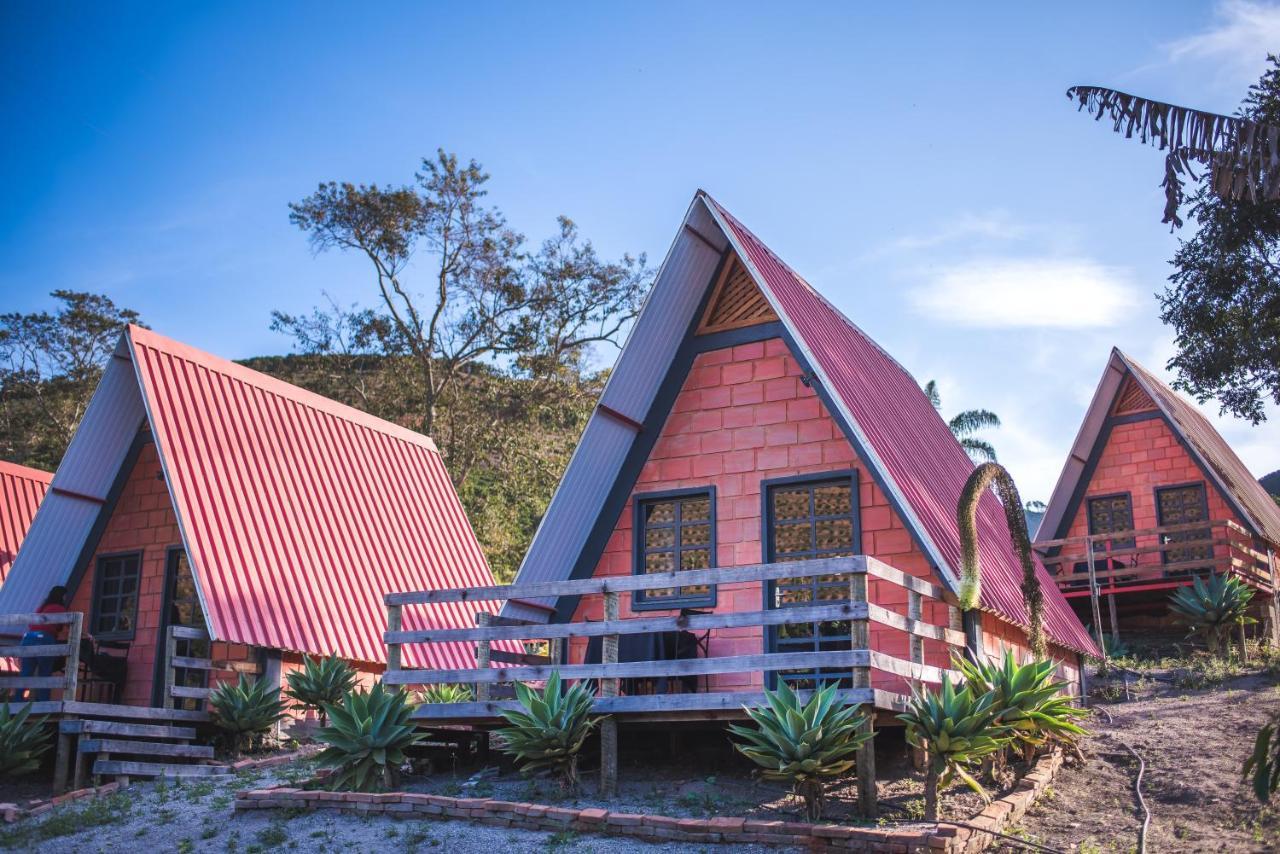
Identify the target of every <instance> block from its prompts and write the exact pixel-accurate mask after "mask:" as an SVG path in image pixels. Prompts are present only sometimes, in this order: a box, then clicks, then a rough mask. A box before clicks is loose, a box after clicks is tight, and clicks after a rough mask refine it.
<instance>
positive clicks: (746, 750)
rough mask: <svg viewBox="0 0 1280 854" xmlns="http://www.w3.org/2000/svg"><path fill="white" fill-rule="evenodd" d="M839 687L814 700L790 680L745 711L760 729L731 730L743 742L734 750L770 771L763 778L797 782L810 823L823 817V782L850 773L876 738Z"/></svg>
mask: <svg viewBox="0 0 1280 854" xmlns="http://www.w3.org/2000/svg"><path fill="white" fill-rule="evenodd" d="M838 688H839V686H838V685H835V684H832V685H828V686H827V687H825V688H823V689H822V690H820V691H815V692H814V694H813V696H811V697H810V698H809V700H808V702H801V700H800V698H799V696H798V695H797V694H796V692H795V691H793V690H792V689H791V686H789V685H787V683H786V682H781V683H780V684H779V686H778V690H777V691H765V692H764V696H765V701H766V702H765V705H763V706H760V707H758V708H754V709H753V708H749V707H746V706H744V707H743V709H744V711H746V713H747V715H748V716H749V717H750V718H751V720H752V721H754V722H755V724H756V727H757V728H756V729H751V728H748V727H743V726H737V725H733V724H731V725H730V726H729V731H730V732H731V733H733V734H734V735H736V736H738V737H739V738H742V739H744V741H741V742H734V743H733V746H734V749H735V750H737V751H738V752H739V753H741V754H742V755H743V756H745V757H747V758H748V759H750V760H751V761H752V762H754V763H756V764H757V765H759V766H761V767H762V768H764V769H765V770H764V771H763V772H761V776H763V777H764V778H765V779H768V780H782V781H785V782H787V783H790V784H791V789H792V791H793V792H795V794H796V795H797V796H798V797H800V798H803V799H804V805H805V814H806V815H807V816H808V817H809V820H810V821H817V820H818V819H820V818H822V811H823V807H824V805H825V794H824V790H823V782H822V781H823V779H824V778H827V779H830V778H832V777H838V776H840V775H841V774H844V773H845V772H846V771H848V770H849V769H850V768H852V767H853V765H854V762H855V759H854V753H855V752H856V751H857V749H858V748H859V747H861V746H862V745H863V743H865V742H866V741H867V740H868V739H870V738H871V737H872V735H873V733H872V732H871V731H870V728H867V729H866V731H865V732H864V731H863V728H864V727H865V726H866V724H867V722H868V720H867V716H866V715H865V714H862V713H861V711H860V710H859V708H858V707H857V706H852V705H849V704H848V703H846V702H843V701H837V699H836V691H837V690H838Z"/></svg>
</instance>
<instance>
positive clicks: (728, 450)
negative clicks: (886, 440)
mask: <svg viewBox="0 0 1280 854" xmlns="http://www.w3.org/2000/svg"><path fill="white" fill-rule="evenodd" d="M800 374H801V371H800V368H799V365H798V364H797V363H796V361H795V360H794V359H793V358H792V356H791V355H790V353H789V351H788V350H787V347H786V345H785V343H784V342H783V341H782V340H781V339H773V340H770V341H768V342H763V343H753V344H743V345H740V346H737V347H732V348H725V349H722V350H715V351H712V352H708V353H703V354H701V355H699V356H698V357H697V359H696V360H695V361H694V364H693V368H692V370H691V371H690V373H689V376H688V378H687V379H686V381H685V383H684V386H683V388H682V389H681V391H680V394H679V396H678V397H677V398H676V401H675V404H674V406H673V407H672V412H671V414H670V416H669V417H668V419H667V423H666V424H665V425H664V426H663V429H662V433H661V435H660V436H659V438H658V440H657V442H656V444H655V445H654V448H653V452H652V453H651V455H650V457H649V460H648V462H647V463H646V464H645V465H644V468H643V469H642V471H641V473H640V476H639V479H638V482H637V484H636V486H635V490H634V492H635V493H648V492H656V491H661V490H668V489H680V488H686V487H697V486H707V485H714V486H715V488H716V505H717V506H716V517H717V518H716V548H717V559H718V563H719V565H720V566H744V565H749V564H753V563H759V562H760V561H761V560H762V557H761V551H760V550H761V540H760V537H761V515H760V514H761V498H760V491H761V488H760V483H761V481H762V480H771V479H773V478H779V477H786V476H790V475H799V474H816V473H822V472H835V471H846V470H849V469H856V470H858V483H859V484H860V488H859V504H860V508H861V522H862V548H863V551H864V552H865V553H866V554H869V555H873V556H875V557H877V558H879V559H880V560H883V561H884V562H886V563H888V564H890V565H891V566H894V567H896V568H897V569H900V570H902V571H903V572H908V573H911V574H913V575H916V576H919V577H923V578H930V580H931V581H935V582H936V579H934V578H932V576H931V572H930V570H929V565H928V562H927V560H926V559H925V557H924V555H923V554H922V553H921V552H920V551H919V550H918V549H917V548H916V546H915V544H914V543H913V542H912V539H911V537H910V535H909V534H908V533H907V531H906V529H905V528H904V527H903V525H902V521H901V520H900V519H899V518H898V516H897V514H896V513H895V512H894V511H893V510H892V508H891V507H890V506H889V502H888V499H887V498H886V497H885V495H884V493H883V492H882V491H881V490H880V488H879V487H877V486H876V485H875V484H874V483H873V482H872V480H871V478H870V476H869V475H868V473H867V471H866V469H865V467H864V466H863V464H862V462H861V461H860V460H859V459H858V458H857V457H856V455H855V454H854V452H853V449H852V447H851V446H850V445H849V443H848V442H847V441H846V440H845V439H844V436H843V434H842V433H841V432H840V430H839V428H838V427H837V426H836V423H835V421H834V420H832V418H831V416H830V415H829V414H828V413H827V411H826V409H825V408H824V407H823V405H822V402H821V400H820V399H819V398H818V396H817V394H816V393H815V392H814V391H813V390H812V389H810V388H807V387H805V386H804V385H803V384H802V383H801V382H800V379H799V378H800ZM631 525H632V522H631V503H630V502H628V505H627V508H626V509H625V510H623V512H622V515H621V517H620V518H619V519H618V522H617V525H616V527H615V528H614V531H613V535H612V536H611V537H610V539H609V541H608V544H607V545H606V547H605V550H604V554H603V555H602V556H601V559H600V562H599V564H598V565H597V567H596V572H595V574H596V575H597V576H606V575H626V574H629V573H630V572H631V571H632V539H631V534H632V527H631ZM871 599H872V601H874V602H876V603H878V604H880V605H882V606H884V607H886V608H890V609H892V610H894V611H897V612H898V613H901V614H906V612H907V593H906V591H905V590H903V589H902V588H900V587H898V586H896V585H891V584H888V583H886V582H880V581H874V580H873V581H872V584H871ZM762 606H763V600H762V596H761V591H760V585H758V584H752V585H727V584H722V585H720V586H719V591H718V600H717V604H716V608H715V610H716V611H755V610H759V609H760V608H761V607H762ZM620 611H621V614H622V616H623V617H627V616H631V615H632V614H633V612H632V611H631V608H630V602H629V600H628V598H627V594H623V601H622V603H621V608H620ZM645 613H646V614H650V613H653V612H648V611H646V612H645ZM658 613H674V612H658ZM602 616H603V612H602V603H601V601H600V600H599V599H598V598H595V597H592V598H584V599H583V601H582V603H581V604H580V605H579V607H578V610H577V612H576V613H575V615H574V620H584V619H590V620H599V619H601V618H602ZM924 618H925V620H927V621H929V622H932V623H935V624H938V625H947V624H948V614H947V609H946V606H945V605H943V604H941V603H932V602H929V601H927V600H926V602H925V610H924ZM871 633H872V645H873V646H874V647H875V648H876V649H879V650H881V651H883V652H886V653H889V654H891V655H894V656H896V657H899V658H903V659H908V660H909V659H910V646H909V640H908V637H907V635H906V633H904V632H901V631H898V630H896V629H890V628H887V627H883V626H878V625H875V624H872V627H871ZM924 644H925V662H926V663H927V664H934V665H946V664H947V663H948V660H949V654H948V652H947V651H946V649H944V644H942V643H941V642H938V641H933V640H926V641H925V642H924ZM584 649H585V642H584V641H575V642H574V643H572V644H571V645H570V655H571V660H572V661H575V662H577V661H581V660H582V656H583V652H584ZM763 649H764V638H763V635H762V632H761V629H759V628H742V629H725V630H720V631H717V632H715V633H714V635H713V636H712V639H711V644H710V650H709V655H711V656H724V655H748V654H756V653H759V652H761V651H763ZM760 685H761V676H760V674H758V673H756V674H731V675H725V676H719V677H712V687H713V688H715V689H719V690H747V689H751V688H758V687H759V686H760ZM875 686H876V687H880V688H886V689H891V690H903V689H904V685H903V684H902V682H901V680H899V679H896V678H894V677H889V676H887V675H884V674H877V678H876V679H875Z"/></svg>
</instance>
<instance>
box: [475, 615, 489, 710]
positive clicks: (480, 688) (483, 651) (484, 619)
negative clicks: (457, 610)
mask: <svg viewBox="0 0 1280 854" xmlns="http://www.w3.org/2000/svg"><path fill="white" fill-rule="evenodd" d="M492 622H493V615H492V614H489V613H486V612H484V611H480V612H479V613H477V614H476V625H477V626H480V627H481V628H484V627H485V626H488V625H490V624H491V623H492ZM492 643H493V642H492V641H490V640H489V639H488V638H485V639H484V640H480V641H476V669H478V670H488V669H489V665H490V664H491V663H492ZM489 684H490V683H488V682H480V683H478V684H477V685H476V699H477V700H480V701H484V700H488V699H489Z"/></svg>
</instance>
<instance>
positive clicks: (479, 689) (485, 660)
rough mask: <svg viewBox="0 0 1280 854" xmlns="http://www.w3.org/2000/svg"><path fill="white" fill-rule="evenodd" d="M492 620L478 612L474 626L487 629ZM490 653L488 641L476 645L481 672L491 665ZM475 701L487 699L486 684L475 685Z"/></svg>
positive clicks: (490, 616) (477, 665) (490, 615)
mask: <svg viewBox="0 0 1280 854" xmlns="http://www.w3.org/2000/svg"><path fill="white" fill-rule="evenodd" d="M492 619H493V615H492V614H489V613H487V612H485V611H480V612H478V613H477V614H476V616H475V621H476V625H477V626H479V627H480V628H486V627H488V625H489V621H490V620H492ZM492 652H493V646H492V644H490V643H489V641H487V640H481V641H478V642H477V643H476V667H478V668H480V669H481V670H485V669H488V667H489V665H490V663H491V658H490V654H491V653H492ZM401 672H404V671H401ZM387 675H391V674H387ZM383 681H384V682H385V681H386V678H385V675H384V678H383ZM476 699H477V700H487V699H489V686H488V685H487V684H485V683H483V682H481V683H480V684H478V685H476Z"/></svg>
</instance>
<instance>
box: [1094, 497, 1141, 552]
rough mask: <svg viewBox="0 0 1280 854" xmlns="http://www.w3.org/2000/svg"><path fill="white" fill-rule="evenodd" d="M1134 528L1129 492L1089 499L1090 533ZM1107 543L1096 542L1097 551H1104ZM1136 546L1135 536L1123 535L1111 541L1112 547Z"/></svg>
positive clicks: (1104, 532)
mask: <svg viewBox="0 0 1280 854" xmlns="http://www.w3.org/2000/svg"><path fill="white" fill-rule="evenodd" d="M1132 530H1133V502H1132V500H1131V499H1130V498H1129V494H1128V493H1124V494H1123V495H1102V496H1099V497H1097V498H1090V499H1089V533H1090V534H1110V533H1112V532H1115V531H1132ZM1104 547H1105V543H1104V542H1103V541H1098V542H1095V543H1094V550H1095V551H1104V550H1105V548H1104ZM1133 547H1134V540H1133V537H1122V538H1119V539H1114V540H1112V541H1111V548H1112V550H1113V551H1114V550H1115V549H1131V548H1133Z"/></svg>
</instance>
